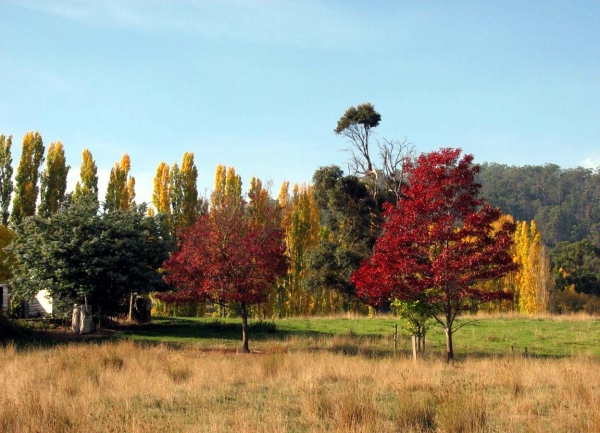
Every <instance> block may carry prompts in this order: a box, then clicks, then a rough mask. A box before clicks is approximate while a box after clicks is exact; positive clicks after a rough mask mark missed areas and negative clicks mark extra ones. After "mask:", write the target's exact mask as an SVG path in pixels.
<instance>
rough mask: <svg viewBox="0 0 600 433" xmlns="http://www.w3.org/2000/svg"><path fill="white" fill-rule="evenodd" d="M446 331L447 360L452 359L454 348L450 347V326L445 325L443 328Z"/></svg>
mask: <svg viewBox="0 0 600 433" xmlns="http://www.w3.org/2000/svg"><path fill="white" fill-rule="evenodd" d="M445 331H446V353H447V355H448V357H447V358H446V360H447V361H448V362H450V361H453V360H454V348H453V347H452V327H451V326H449V325H447V326H446V328H445Z"/></svg>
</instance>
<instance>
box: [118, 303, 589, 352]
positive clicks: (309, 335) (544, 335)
mask: <svg viewBox="0 0 600 433" xmlns="http://www.w3.org/2000/svg"><path fill="white" fill-rule="evenodd" d="M467 321H468V322H472V323H471V324H470V325H468V326H465V327H464V328H462V329H460V330H459V331H458V332H457V333H456V334H455V336H454V345H455V346H454V350H455V354H456V356H457V358H458V359H461V358H465V357H469V358H473V357H487V356H497V355H505V354H509V355H511V354H513V353H514V354H515V355H516V356H519V355H522V354H523V353H524V352H525V348H527V352H528V354H529V355H530V356H531V357H538V358H539V357H564V356H581V355H584V356H600V344H598V338H599V337H598V336H599V335H600V318H598V317H596V318H594V317H590V316H536V317H531V316H522V315H517V314H504V315H493V316H484V315H478V316H469V317H465V318H462V319H459V320H458V321H457V324H458V325H461V324H463V323H465V322H467ZM394 324H399V327H398V332H399V339H398V350H399V353H398V355H399V356H408V354H409V351H410V338H409V336H408V334H407V333H406V332H404V331H403V330H402V322H401V321H400V320H398V319H397V318H395V317H376V318H365V317H352V316H347V317H326V318H292V319H282V320H276V321H273V322H263V321H251V325H250V326H251V329H250V348H251V349H254V350H258V351H269V350H270V349H271V348H272V347H277V348H281V347H284V348H286V350H287V348H292V349H302V350H314V351H321V350H323V349H326V350H330V351H331V350H333V351H335V350H334V349H335V348H334V347H332V346H335V343H334V342H335V341H336V339H339V337H340V336H343V337H347V338H344V344H343V345H342V344H339V345H338V349H339V350H337V351H338V352H342V351H345V353H350V354H356V353H361V354H367V353H370V354H373V355H379V356H392V354H393V340H392V334H393V330H394ZM241 332H242V331H241V324H240V320H239V319H218V320H215V319H204V318H203V319H187V318H186V319H184V318H158V319H156V320H155V322H154V324H153V325H152V326H150V327H148V328H140V329H134V330H132V331H130V332H128V333H125V334H122V335H121V337H122V338H127V339H133V340H135V341H147V342H170V343H173V344H188V343H191V344H195V345H199V346H202V347H209V348H213V349H215V348H216V349H220V350H221V349H222V350H236V349H237V348H239V346H240V340H241ZM427 338H428V340H427V351H428V354H429V355H428V356H430V357H433V358H436V357H440V358H444V356H445V347H446V346H445V345H446V341H445V336H444V332H443V330H442V329H441V328H440V327H438V326H435V325H434V324H433V323H432V324H431V326H430V330H429V333H428V337H427Z"/></svg>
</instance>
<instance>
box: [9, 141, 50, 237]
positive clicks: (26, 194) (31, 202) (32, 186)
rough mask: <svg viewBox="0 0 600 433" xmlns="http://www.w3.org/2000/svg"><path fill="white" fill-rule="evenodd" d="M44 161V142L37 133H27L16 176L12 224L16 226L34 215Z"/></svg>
mask: <svg viewBox="0 0 600 433" xmlns="http://www.w3.org/2000/svg"><path fill="white" fill-rule="evenodd" d="M43 161H44V142H43V141H42V136H41V135H40V133H39V132H35V133H34V132H32V131H30V132H28V133H26V134H25V136H24V137H23V146H22V152H21V159H20V161H19V167H18V168H17V175H16V177H15V186H16V189H15V198H14V201H13V211H12V222H13V223H14V224H15V225H18V224H20V223H21V221H23V218H25V217H26V216H31V215H35V207H36V201H37V198H38V194H39V186H38V179H39V176H40V172H39V170H40V166H41V164H42V162H43Z"/></svg>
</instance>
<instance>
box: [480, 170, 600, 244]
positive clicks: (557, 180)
mask: <svg viewBox="0 0 600 433" xmlns="http://www.w3.org/2000/svg"><path fill="white" fill-rule="evenodd" d="M479 182H480V183H481V185H482V188H481V194H482V195H483V196H484V197H486V198H487V199H488V200H489V201H490V202H491V203H492V204H493V205H495V206H499V207H500V208H501V209H502V211H503V212H504V213H506V214H509V215H512V216H513V217H514V219H515V220H518V221H532V220H535V222H536V223H537V226H538V229H539V230H540V232H541V233H542V237H543V241H544V243H545V244H546V245H547V246H549V247H554V246H555V245H556V244H557V243H559V242H565V241H566V242H578V241H581V240H583V239H590V240H592V242H594V243H595V244H596V245H598V244H600V169H596V170H591V169H586V168H582V167H578V168H567V169H563V168H560V167H559V166H557V165H554V164H546V165H544V166H529V165H528V166H524V167H515V166H507V165H502V164H495V163H485V164H482V165H481V172H480V173H479Z"/></svg>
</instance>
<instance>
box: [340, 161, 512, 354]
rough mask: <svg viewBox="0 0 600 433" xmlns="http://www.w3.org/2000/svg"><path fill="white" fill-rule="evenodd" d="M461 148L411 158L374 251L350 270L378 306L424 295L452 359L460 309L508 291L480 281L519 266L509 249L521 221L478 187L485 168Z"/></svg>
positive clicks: (361, 293)
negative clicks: (505, 215) (507, 217)
mask: <svg viewBox="0 0 600 433" xmlns="http://www.w3.org/2000/svg"><path fill="white" fill-rule="evenodd" d="M460 154H461V150H460V149H441V150H440V151H437V152H431V153H429V154H423V155H421V156H420V157H419V158H418V159H417V161H416V163H413V162H411V161H407V169H408V172H409V176H408V186H406V187H405V188H404V190H403V194H404V195H405V196H406V197H407V198H406V199H405V200H402V201H401V202H400V203H398V205H396V206H391V205H390V206H388V208H387V210H386V212H385V218H386V223H385V224H384V230H383V233H382V235H381V236H380V237H379V239H378V240H377V242H376V244H375V247H374V254H373V255H372V256H371V257H370V258H369V259H367V260H365V261H364V262H363V263H362V265H361V267H360V268H359V269H358V270H357V271H356V272H355V273H354V274H353V275H352V282H353V283H354V284H355V285H356V288H357V293H358V295H359V296H361V297H362V298H363V299H365V300H366V301H367V302H369V303H371V304H374V305H378V304H380V303H381V302H382V301H383V300H393V299H400V300H403V301H409V302H416V301H419V302H425V304H426V305H427V306H428V307H429V309H430V311H431V315H432V318H433V319H434V320H435V321H436V322H437V323H438V324H439V325H441V326H442V327H443V328H444V330H445V333H446V343H447V344H446V346H447V358H448V360H451V359H453V358H454V350H453V345H452V334H453V332H454V331H455V330H457V329H458V327H455V326H454V321H455V319H456V316H457V315H458V314H459V313H460V312H462V311H466V310H473V309H474V308H475V307H476V306H477V305H478V304H479V303H482V302H487V301H490V300H495V299H505V298H510V296H511V295H510V294H508V293H506V292H502V291H497V292H494V291H486V290H483V289H480V288H478V286H476V285H475V283H477V282H479V281H486V280H490V279H495V278H498V277H500V276H502V275H505V274H506V273H508V272H510V271H513V270H515V269H516V266H517V265H516V264H515V263H513V259H512V256H511V254H510V247H511V245H512V242H513V233H514V231H515V225H514V223H511V222H508V221H507V222H506V223H504V224H503V225H502V226H501V228H500V229H499V230H494V229H493V227H492V223H493V222H495V221H497V220H498V219H500V217H501V212H500V210H499V209H496V208H492V207H491V206H490V205H489V204H488V203H486V202H485V200H484V199H482V198H478V197H477V194H478V192H479V189H480V187H481V185H479V184H478V183H476V182H475V174H476V173H477V172H478V171H479V167H478V166H477V165H473V156H472V155H465V156H463V158H462V159H460V160H459V157H460Z"/></svg>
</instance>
